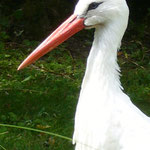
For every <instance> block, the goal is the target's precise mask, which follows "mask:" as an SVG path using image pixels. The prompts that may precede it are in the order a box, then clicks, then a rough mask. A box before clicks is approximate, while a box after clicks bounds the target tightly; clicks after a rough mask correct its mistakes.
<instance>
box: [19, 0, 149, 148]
mask: <svg viewBox="0 0 150 150" xmlns="http://www.w3.org/2000/svg"><path fill="white" fill-rule="evenodd" d="M128 16H129V10H128V6H127V4H126V1H125V0H79V2H78V4H77V6H76V9H75V12H74V14H73V15H72V16H71V17H70V18H69V19H67V20H66V21H65V22H64V23H63V24H62V25H61V26H60V27H59V28H58V29H57V30H55V31H54V32H53V33H52V34H51V35H50V36H49V37H48V38H47V39H46V40H45V41H44V42H43V43H42V44H41V45H40V46H39V47H37V49H35V51H33V52H32V53H31V55H30V56H28V57H27V59H25V61H24V62H23V63H22V64H21V65H20V66H19V68H18V69H22V68H24V67H25V66H27V65H29V64H31V63H32V62H33V61H35V60H37V59H38V58H40V57H41V56H43V55H44V54H46V53H47V52H48V51H50V50H52V49H53V48H55V47H56V46H58V45H59V44H60V43H62V42H63V41H65V40H66V39H67V38H69V37H70V36H72V35H73V34H75V33H76V32H78V31H80V30H81V29H83V28H95V36H94V42H93V45H92V48H91V51H90V54H89V57H88V60H87V68H86V72H85V76H84V79H83V82H82V86H81V92H80V96H79V102H78V105H77V110H76V116H75V131H74V135H73V143H74V144H75V143H76V148H75V149H76V150H150V141H149V140H150V119H149V118H148V117H147V116H146V115H145V114H143V113H142V112H141V111H140V110H139V109H138V108H137V107H136V106H135V105H134V104H133V103H132V102H131V100H130V98H129V97H128V96H127V95H126V94H124V92H123V88H122V86H121V84H120V78H119V71H120V69H119V66H118V64H117V49H118V48H119V47H120V45H121V40H122V37H123V35H124V32H125V30H126V27H127V24H128Z"/></svg>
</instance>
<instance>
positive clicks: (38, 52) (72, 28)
mask: <svg viewBox="0 0 150 150" xmlns="http://www.w3.org/2000/svg"><path fill="white" fill-rule="evenodd" d="M84 27H85V26H84V18H77V16H76V15H72V16H70V17H69V18H68V19H67V20H66V21H65V22H64V23H62V24H61V25H60V26H59V27H58V28H57V29H56V30H55V31H54V32H53V33H52V34H51V35H50V36H48V37H47V39H45V40H44V41H43V42H42V43H41V44H40V45H39V46H38V47H37V48H36V49H35V50H34V51H33V52H32V53H31V54H30V55H29V56H28V57H27V58H26V59H25V60H24V61H23V62H22V63H21V65H20V66H19V67H18V70H20V69H23V68H25V67H26V66H28V65H30V64H31V63H33V62H35V61H36V60H37V59H39V58H40V57H42V56H43V55H45V54H46V53H48V52H49V51H51V50H53V49H54V48H55V47H57V46H58V45H60V44H61V43H63V42H64V41H65V40H67V39H68V38H70V37H71V36H72V35H74V34H75V33H77V32H79V31H80V30H82V29H83V28H84Z"/></svg>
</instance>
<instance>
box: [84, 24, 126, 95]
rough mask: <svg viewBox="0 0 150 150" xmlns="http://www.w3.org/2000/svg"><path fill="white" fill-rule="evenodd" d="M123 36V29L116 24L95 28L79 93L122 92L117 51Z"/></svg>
mask: <svg viewBox="0 0 150 150" xmlns="http://www.w3.org/2000/svg"><path fill="white" fill-rule="evenodd" d="M123 34H124V28H121V27H120V26H117V24H116V23H115V24H114V25H113V24H111V26H109V25H107V26H99V27H97V28H96V30H95V36H94V42H93V45H92V48H91V51H90V54H89V57H88V60H87V67H86V72H85V76H84V79H83V83H82V89H81V93H84V91H86V89H88V90H89V91H91V89H92V90H93V89H95V90H94V91H97V92H102V93H109V92H122V87H121V84H120V77H119V75H120V73H119V72H120V69H119V66H118V64H117V49H118V48H119V47H120V43H121V39H122V37H123ZM94 93H95V92H94Z"/></svg>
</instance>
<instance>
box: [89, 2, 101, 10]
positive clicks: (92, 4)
mask: <svg viewBox="0 0 150 150" xmlns="http://www.w3.org/2000/svg"><path fill="white" fill-rule="evenodd" d="M102 3H103V2H100V3H97V2H93V3H91V4H90V5H89V7H88V11H89V10H92V9H96V8H97V7H98V6H99V5H100V4H102Z"/></svg>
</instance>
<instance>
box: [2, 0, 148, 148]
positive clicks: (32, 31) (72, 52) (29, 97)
mask: <svg viewBox="0 0 150 150" xmlns="http://www.w3.org/2000/svg"><path fill="white" fill-rule="evenodd" d="M75 3H76V1H73V0H43V1H40V0H36V1H35V0H32V1H31V0H22V1H20V0H13V1H11V0H1V1H0V123H7V124H15V125H21V126H27V127H33V128H37V129H42V130H46V131H51V132H54V133H59V134H62V135H66V136H68V137H72V133H73V124H74V113H75V108H76V103H77V99H78V94H79V91H80V84H81V81H82V77H83V74H84V70H85V64H86V57H87V55H88V52H89V49H90V47H91V43H92V38H93V30H87V31H82V32H80V33H78V34H77V35H75V36H73V37H72V38H71V39H69V40H68V41H67V42H65V43H64V44H62V45H61V46H59V47H58V48H56V50H55V51H52V52H51V53H49V54H47V55H46V56H45V57H43V58H42V59H40V60H39V61H38V62H37V63H36V64H33V65H31V66H30V67H28V68H26V69H24V70H22V71H19V72H18V71H17V70H16V69H17V67H18V65H19V64H20V63H21V61H22V60H23V59H24V58H25V57H26V56H27V55H28V54H29V53H30V52H31V51H32V50H33V49H34V48H35V47H36V46H37V45H38V44H39V42H40V41H42V40H43V39H44V38H45V37H46V36H47V35H48V34H49V33H50V32H51V31H52V30H54V29H55V28H56V27H57V26H58V25H59V24H60V23H61V22H62V21H63V20H64V19H65V18H67V17H68V16H70V14H71V13H72V11H73V8H74V5H75ZM128 4H129V6H130V11H131V15H130V21H129V27H128V29H127V32H126V34H125V36H124V39H123V42H122V48H121V50H120V52H119V53H118V58H119V60H118V61H119V64H120V66H121V68H122V74H123V76H122V77H121V81H122V83H123V87H124V88H125V92H126V93H128V95H129V96H130V97H131V98H132V100H133V102H134V103H135V104H136V105H138V107H140V109H142V111H144V112H145V113H146V114H148V115H150V61H149V60H150V38H149V37H150V7H149V5H148V4H147V1H142V2H141V1H131V0H130V1H129V0H128ZM2 133H4V134H2ZM0 145H2V146H3V147H5V148H6V149H7V150H27V149H28V150H71V149H73V146H72V144H71V142H69V141H65V140H62V139H59V138H56V137H52V136H49V135H45V134H40V133H39V134H38V133H33V132H29V131H22V130H18V129H10V128H6V127H0ZM0 149H2V147H0Z"/></svg>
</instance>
